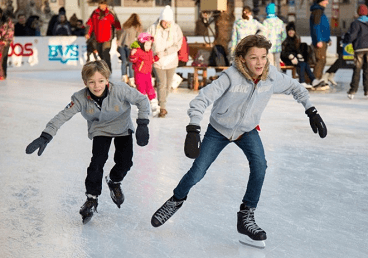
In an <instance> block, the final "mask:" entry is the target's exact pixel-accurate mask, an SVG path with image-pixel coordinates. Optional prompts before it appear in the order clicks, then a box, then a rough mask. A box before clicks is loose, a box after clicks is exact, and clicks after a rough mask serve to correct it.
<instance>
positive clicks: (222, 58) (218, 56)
mask: <svg viewBox="0 0 368 258" xmlns="http://www.w3.org/2000/svg"><path fill="white" fill-rule="evenodd" d="M209 65H210V66H229V60H228V59H227V57H226V52H225V48H224V47H223V46H222V45H215V46H214V47H213V48H212V51H211V55H210V59H209Z"/></svg>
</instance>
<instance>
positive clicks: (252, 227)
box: [240, 208, 263, 234]
mask: <svg viewBox="0 0 368 258" xmlns="http://www.w3.org/2000/svg"><path fill="white" fill-rule="evenodd" d="M254 210H255V208H249V210H248V209H246V210H241V211H240V212H241V213H243V214H244V215H243V216H242V223H243V225H244V226H245V227H246V228H247V230H248V231H250V232H252V234H257V233H259V232H263V229H261V228H260V227H259V226H258V225H257V223H256V222H255V220H254Z"/></svg>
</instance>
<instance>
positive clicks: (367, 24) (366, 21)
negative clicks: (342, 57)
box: [343, 4, 368, 99]
mask: <svg viewBox="0 0 368 258" xmlns="http://www.w3.org/2000/svg"><path fill="white" fill-rule="evenodd" d="M358 15H359V18H358V19H356V20H355V21H353V22H352V23H351V25H350V28H349V30H348V32H346V34H345V36H344V40H343V43H346V44H349V43H353V49H354V71H353V77H352V79H351V83H350V89H349V91H348V92H347V93H348V98H350V99H353V98H354V95H355V93H356V92H357V91H358V87H359V81H360V71H361V70H362V68H363V90H364V96H366V97H368V17H367V15H368V8H367V6H366V5H365V4H361V5H359V7H358Z"/></svg>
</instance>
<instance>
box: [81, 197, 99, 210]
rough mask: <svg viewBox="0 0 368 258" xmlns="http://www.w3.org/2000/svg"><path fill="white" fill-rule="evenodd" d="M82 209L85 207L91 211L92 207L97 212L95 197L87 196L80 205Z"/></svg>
mask: <svg viewBox="0 0 368 258" xmlns="http://www.w3.org/2000/svg"><path fill="white" fill-rule="evenodd" d="M83 209H86V210H88V211H92V209H94V210H95V211H96V212H97V199H93V198H87V201H86V202H85V203H84V205H83V207H82V210H83Z"/></svg>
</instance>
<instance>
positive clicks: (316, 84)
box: [281, 22, 327, 90]
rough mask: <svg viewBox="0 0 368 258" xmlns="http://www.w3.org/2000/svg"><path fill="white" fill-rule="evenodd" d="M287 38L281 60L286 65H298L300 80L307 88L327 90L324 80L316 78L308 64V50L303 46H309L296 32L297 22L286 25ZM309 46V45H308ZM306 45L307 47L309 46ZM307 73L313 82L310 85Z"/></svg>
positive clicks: (283, 45)
mask: <svg viewBox="0 0 368 258" xmlns="http://www.w3.org/2000/svg"><path fill="white" fill-rule="evenodd" d="M286 31H287V38H286V39H285V40H284V41H283V42H282V52H281V60H282V61H283V62H284V63H285V65H293V66H296V67H297V69H296V70H297V73H298V75H299V82H300V84H301V85H303V86H304V87H305V88H307V89H311V90H326V89H327V87H326V86H325V85H324V84H325V83H324V82H321V81H319V80H317V79H316V77H315V76H314V74H313V73H312V70H311V68H310V66H309V64H308V58H309V56H308V51H302V49H303V47H302V46H307V44H306V43H301V41H300V37H299V36H298V35H297V34H296V31H295V23H294V22H289V23H288V24H287V26H286ZM307 47H308V46H307ZM307 47H306V48H307ZM305 73H306V74H307V75H308V77H309V79H310V80H311V82H312V85H309V84H307V83H306V81H305Z"/></svg>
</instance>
